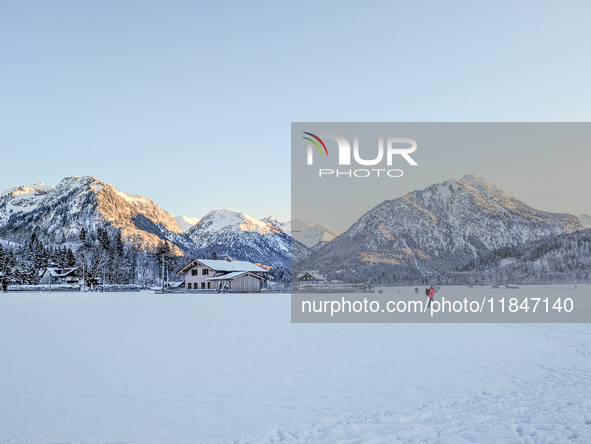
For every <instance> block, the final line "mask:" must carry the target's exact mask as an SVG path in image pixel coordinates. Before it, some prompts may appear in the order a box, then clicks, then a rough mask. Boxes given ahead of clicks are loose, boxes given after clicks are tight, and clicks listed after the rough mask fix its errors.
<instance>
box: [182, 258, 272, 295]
mask: <svg viewBox="0 0 591 444" xmlns="http://www.w3.org/2000/svg"><path fill="white" fill-rule="evenodd" d="M265 273H268V271H267V270H265V269H264V268H262V267H259V266H258V265H255V264H253V263H251V262H247V261H233V260H229V259H226V260H219V259H195V260H193V261H191V262H190V263H189V264H187V265H186V266H185V267H184V268H183V269H182V270H181V271H179V272H178V274H184V275H185V289H187V290H212V291H228V292H251V291H256V292H259V291H261V287H262V282H263V281H264V280H265Z"/></svg>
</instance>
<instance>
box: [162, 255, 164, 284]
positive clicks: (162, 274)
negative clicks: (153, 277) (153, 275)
mask: <svg viewBox="0 0 591 444" xmlns="http://www.w3.org/2000/svg"><path fill="white" fill-rule="evenodd" d="M162 293H164V254H163V255H162Z"/></svg>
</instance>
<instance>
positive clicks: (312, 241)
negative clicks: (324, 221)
mask: <svg viewBox="0 0 591 444" xmlns="http://www.w3.org/2000/svg"><path fill="white" fill-rule="evenodd" d="M290 228H291V237H293V238H294V239H295V240H297V241H299V242H301V243H302V244H304V245H305V246H306V247H309V248H312V247H315V246H317V245H318V244H322V243H324V242H330V241H332V240H333V239H334V238H335V237H337V236H339V235H340V234H341V233H339V232H338V231H337V230H335V229H333V228H330V227H329V226H327V225H320V224H317V223H315V222H309V221H307V220H303V219H294V220H292V221H291V227H290Z"/></svg>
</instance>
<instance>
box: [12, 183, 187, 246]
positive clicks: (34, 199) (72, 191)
mask: <svg viewBox="0 0 591 444" xmlns="http://www.w3.org/2000/svg"><path fill="white" fill-rule="evenodd" d="M99 226H100V227H102V228H106V229H108V230H111V231H112V230H121V235H122V238H123V240H124V241H125V242H127V243H130V244H133V245H134V246H135V247H136V248H138V249H140V250H144V251H154V250H155V249H156V248H157V247H158V245H159V244H160V243H161V242H162V241H165V242H167V243H169V245H170V246H171V248H172V249H173V250H174V251H175V252H177V253H180V252H181V251H183V250H192V249H193V245H192V242H191V240H190V239H189V238H188V237H187V236H186V235H185V234H184V233H183V232H182V230H181V229H180V227H179V225H178V223H177V222H176V221H175V220H174V219H173V218H172V216H171V215H170V214H168V213H167V212H166V211H164V210H162V209H161V208H160V207H158V205H156V203H155V202H153V201H151V200H150V199H148V198H145V197H141V196H132V195H129V194H127V193H124V192H122V191H119V190H116V189H115V188H113V187H112V186H110V185H109V184H107V183H105V182H102V181H100V180H98V179H96V178H94V177H92V176H83V177H79V176H74V177H66V178H64V179H63V180H62V181H61V182H60V183H59V184H57V185H56V186H50V185H45V184H34V185H30V186H22V187H15V188H10V189H8V190H6V191H4V192H3V193H2V194H0V237H2V238H4V239H9V240H16V241H18V240H21V239H25V238H27V237H28V236H30V234H31V232H32V231H33V230H37V231H38V232H39V233H40V236H41V237H42V238H44V239H45V240H47V241H49V242H59V241H60V240H61V239H62V237H65V238H66V240H68V241H73V242H76V241H78V238H79V234H80V231H81V229H82V227H84V228H85V229H86V230H87V231H88V230H95V229H96V228H98V227H99Z"/></svg>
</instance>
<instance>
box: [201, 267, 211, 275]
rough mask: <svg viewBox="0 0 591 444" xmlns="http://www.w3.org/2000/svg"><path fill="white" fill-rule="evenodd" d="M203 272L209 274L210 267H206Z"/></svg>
mask: <svg viewBox="0 0 591 444" xmlns="http://www.w3.org/2000/svg"><path fill="white" fill-rule="evenodd" d="M201 274H209V268H204V269H203V270H202V271H201Z"/></svg>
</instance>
